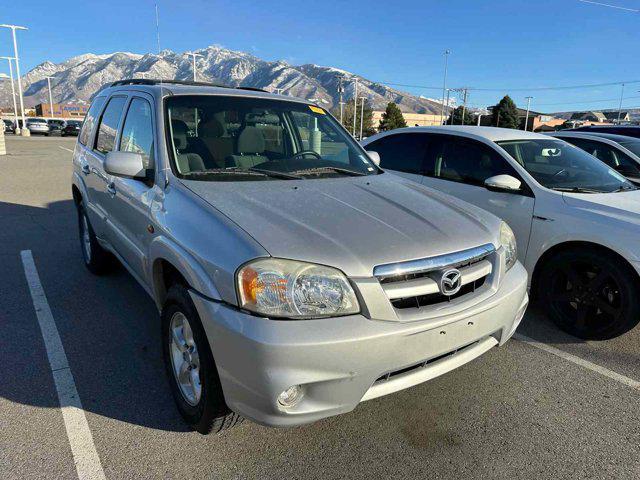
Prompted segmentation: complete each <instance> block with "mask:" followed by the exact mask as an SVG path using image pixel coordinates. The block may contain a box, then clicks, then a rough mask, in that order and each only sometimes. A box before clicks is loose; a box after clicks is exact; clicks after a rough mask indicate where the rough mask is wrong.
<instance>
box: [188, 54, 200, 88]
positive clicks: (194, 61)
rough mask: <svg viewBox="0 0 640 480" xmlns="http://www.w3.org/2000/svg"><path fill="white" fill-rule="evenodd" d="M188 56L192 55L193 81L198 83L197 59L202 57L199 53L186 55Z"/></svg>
mask: <svg viewBox="0 0 640 480" xmlns="http://www.w3.org/2000/svg"><path fill="white" fill-rule="evenodd" d="M186 55H191V59H192V60H193V81H194V82H196V81H197V80H198V78H197V77H198V72H197V70H196V57H202V55H200V54H199V53H195V52H192V53H186Z"/></svg>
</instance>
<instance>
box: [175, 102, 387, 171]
mask: <svg viewBox="0 0 640 480" xmlns="http://www.w3.org/2000/svg"><path fill="white" fill-rule="evenodd" d="M165 108H166V119H167V128H168V129H169V130H170V135H169V139H168V140H169V142H170V145H169V149H170V151H171V152H172V154H173V155H172V156H173V161H174V166H175V170H176V173H177V174H178V176H180V177H183V178H186V179H189V180H201V181H229V180H231V181H239V180H240V181H247V180H269V179H303V178H325V177H335V176H361V175H374V174H377V173H380V172H381V171H380V170H379V169H378V168H377V167H376V166H375V165H374V164H373V162H372V161H371V160H370V159H369V158H368V156H367V154H366V153H365V152H364V150H363V149H362V148H361V147H360V146H359V145H358V144H357V143H356V142H355V140H354V139H353V138H352V137H351V136H350V135H349V134H348V133H347V132H346V131H345V130H344V129H343V128H342V127H341V126H340V125H339V124H338V122H336V121H335V119H334V118H333V117H332V116H331V115H329V114H328V113H327V112H326V111H325V110H324V109H322V108H320V107H317V106H314V105H308V104H306V103H301V102H293V101H283V100H276V99H263V98H255V97H242V96H214V95H193V96H175V97H170V98H168V99H166V101H165Z"/></svg>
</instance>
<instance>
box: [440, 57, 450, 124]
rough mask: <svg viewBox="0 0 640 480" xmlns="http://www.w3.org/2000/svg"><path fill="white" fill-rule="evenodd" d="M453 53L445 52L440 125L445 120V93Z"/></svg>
mask: <svg viewBox="0 0 640 480" xmlns="http://www.w3.org/2000/svg"><path fill="white" fill-rule="evenodd" d="M450 53H451V50H445V51H444V81H443V83H442V107H441V108H440V125H442V122H443V120H444V97H445V93H446V91H447V68H448V66H449V54H450ZM448 103H449V102H448V101H447V105H448Z"/></svg>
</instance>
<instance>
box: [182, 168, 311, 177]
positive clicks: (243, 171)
mask: <svg viewBox="0 0 640 480" xmlns="http://www.w3.org/2000/svg"><path fill="white" fill-rule="evenodd" d="M220 173H222V174H229V175H259V176H261V177H274V178H286V179H297V180H300V179H302V177H299V176H297V175H293V174H290V173H284V172H275V171H273V170H263V169H261V168H253V167H251V168H241V167H228V168H210V169H208V170H201V171H196V172H189V173H187V174H186V175H189V176H194V177H203V176H207V175H216V174H220Z"/></svg>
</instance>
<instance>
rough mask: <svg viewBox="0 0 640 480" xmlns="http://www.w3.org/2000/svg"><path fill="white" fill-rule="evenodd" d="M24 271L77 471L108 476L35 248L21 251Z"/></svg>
mask: <svg viewBox="0 0 640 480" xmlns="http://www.w3.org/2000/svg"><path fill="white" fill-rule="evenodd" d="M20 256H21V257H22V265H23V267H24V274H25V276H26V278H27V283H28V284H29V291H30V292H31V299H32V300H33V307H34V308H35V310H36V316H37V317H38V323H39V324H40V332H41V333H42V339H43V340H44V345H45V348H46V350H47V357H48V358H49V365H50V366H51V372H52V373H53V380H54V382H55V385H56V390H57V392H58V401H59V402H60V410H62V418H63V420H64V426H65V428H66V430H67V437H68V439H69V445H70V446H71V453H72V454H73V459H74V461H75V465H76V471H77V473H78V478H79V479H80V480H85V479H86V480H104V479H105V478H106V477H105V475H104V471H103V470H102V464H101V463H100V457H98V452H97V451H96V447H95V445H94V443H93V437H92V436H91V430H89V424H88V423H87V418H86V416H85V414H84V410H83V409H82V403H81V402H80V396H79V395H78V390H77V389H76V384H75V382H74V381H73V374H72V373H71V369H70V368H69V363H68V362H67V355H66V353H65V352H64V347H63V345H62V341H61V340H60V335H59V334H58V328H57V327H56V322H55V320H54V319H53V315H52V313H51V309H50V308H49V303H48V302H47V297H46V295H45V293H44V289H43V288H42V284H41V283H40V277H39V276H38V271H37V270H36V265H35V263H34V261H33V255H32V254H31V250H23V251H22V252H20Z"/></svg>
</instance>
